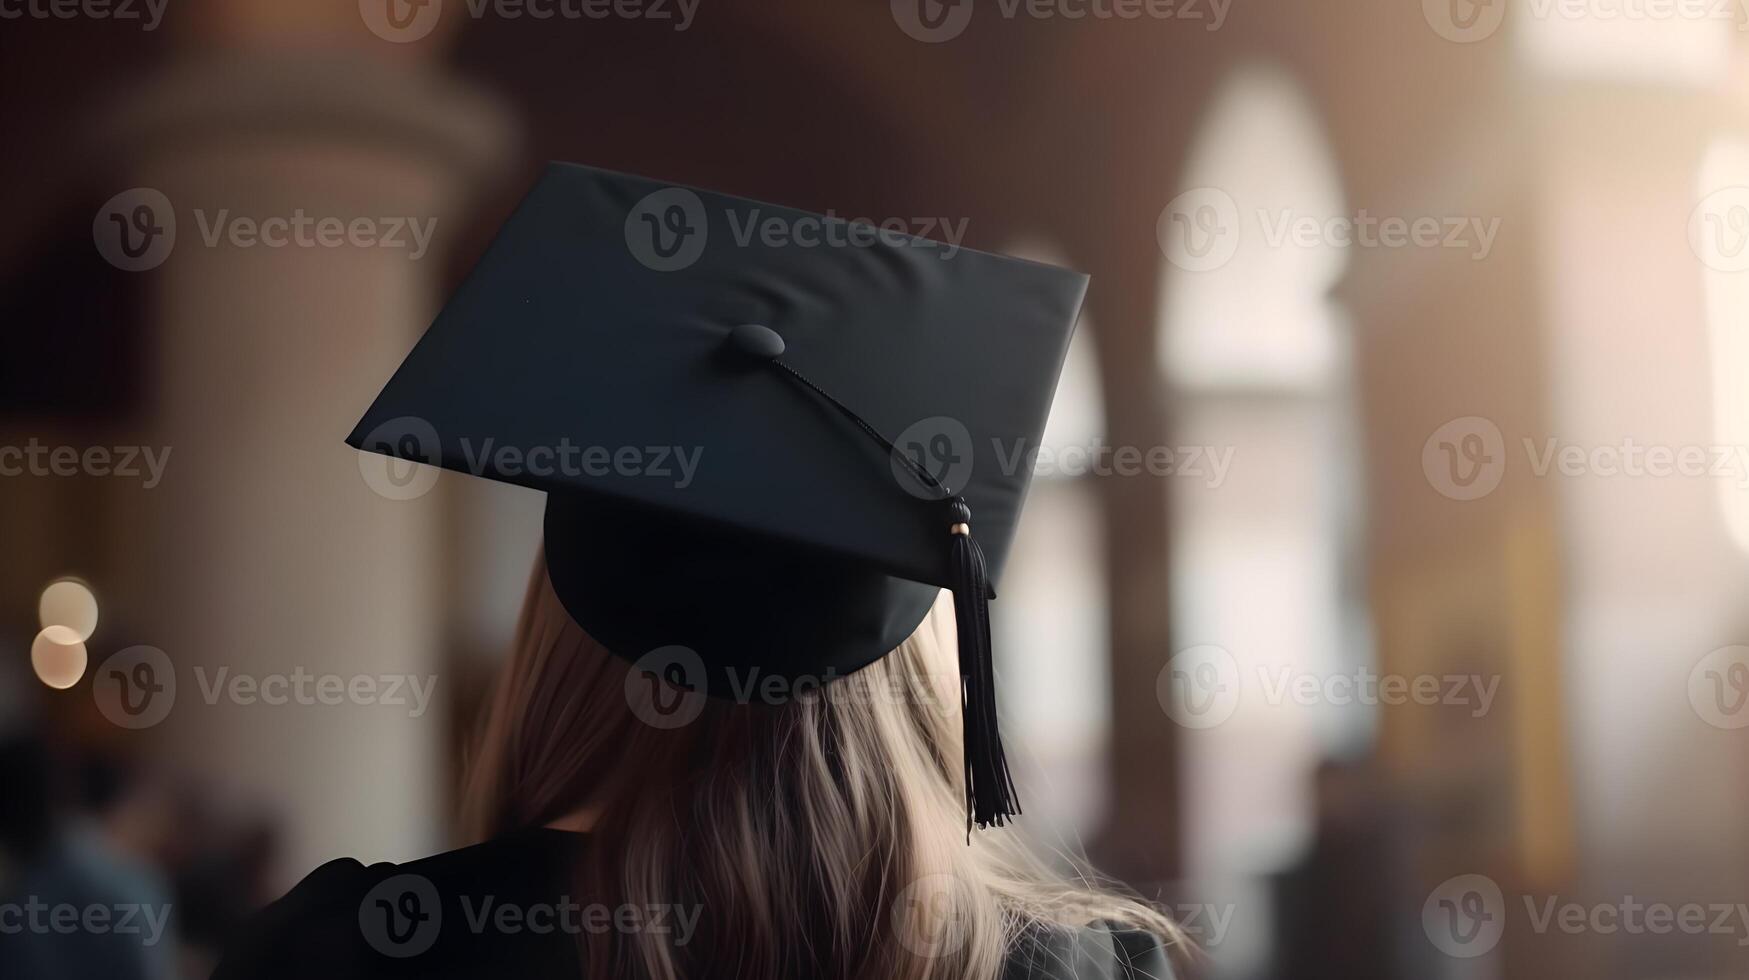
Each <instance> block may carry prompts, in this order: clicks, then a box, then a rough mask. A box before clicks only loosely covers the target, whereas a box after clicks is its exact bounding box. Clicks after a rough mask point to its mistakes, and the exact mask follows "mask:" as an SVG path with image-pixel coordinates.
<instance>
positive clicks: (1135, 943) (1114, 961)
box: [1002, 922, 1174, 980]
mask: <svg viewBox="0 0 1749 980" xmlns="http://www.w3.org/2000/svg"><path fill="white" fill-rule="evenodd" d="M1172 945H1173V944H1172V942H1171V941H1170V940H1167V939H1164V938H1162V937H1160V936H1157V935H1155V934H1154V933H1151V932H1148V931H1146V930H1143V929H1133V928H1130V927H1128V926H1124V925H1122V924H1119V923H1115V922H1096V923H1093V924H1091V925H1088V926H1085V927H1083V928H1080V929H1071V928H1065V927H1059V926H1036V927H1034V928H1033V929H1031V930H1029V931H1028V932H1027V933H1026V934H1024V935H1023V936H1022V937H1021V938H1020V940H1019V941H1018V942H1017V943H1016V944H1015V946H1014V948H1013V950H1012V951H1011V952H1010V953H1009V956H1008V964H1007V967H1006V968H1005V969H1004V971H1003V973H1002V980H1173V977H1174V974H1173V972H1172V965H1171V962H1170V960H1169V958H1168V956H1167V952H1168V949H1169V947H1170V946H1172Z"/></svg>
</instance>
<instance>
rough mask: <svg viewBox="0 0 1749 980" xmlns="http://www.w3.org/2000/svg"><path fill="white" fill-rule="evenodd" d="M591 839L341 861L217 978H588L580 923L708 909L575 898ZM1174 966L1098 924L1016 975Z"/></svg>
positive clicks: (550, 836) (684, 923) (665, 927)
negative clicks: (577, 872) (574, 880)
mask: <svg viewBox="0 0 1749 980" xmlns="http://www.w3.org/2000/svg"><path fill="white" fill-rule="evenodd" d="M587 840H588V838H587V837H586V836H584V835H581V834H572V833H566V832H562V831H556V830H544V829H540V830H529V831H523V832H519V833H515V834H509V835H506V836H504V837H500V838H497V839H494V840H491V841H487V842H485V843H482V844H476V845H474V846H472V847H466V848H462V849H461V850H457V851H450V852H448V853H445V854H439V855H436V856H434V857H430V858H426V859H424V860H420V861H414V862H411V863H408V864H404V865H395V864H377V865H372V866H369V867H366V866H365V865H363V864H360V863H359V862H357V861H354V860H351V859H342V860H338V861H331V862H329V863H327V864H325V865H323V866H321V867H320V868H317V869H316V870H315V871H314V872H312V873H311V874H310V875H309V876H308V877H306V878H305V879H304V880H303V881H302V882H300V883H299V884H298V885H297V887H295V888H293V889H292V890H291V891H290V892H289V893H287V894H286V896H285V897H284V898H281V899H280V900H279V901H277V902H274V903H273V904H272V905H270V906H268V907H267V908H266V909H263V910H262V911H261V912H260V913H258V914H257V915H256V916H255V917H254V918H253V919H252V920H251V921H250V922H249V923H248V924H247V925H246V926H245V928H244V929H243V930H242V931H241V934H240V935H238V936H236V937H235V938H234V939H233V941H232V942H231V943H230V944H229V946H228V947H227V949H226V951H225V955H224V959H223V960H222V962H221V963H220V964H219V967H218V969H217V970H216V971H215V972H214V973H213V977H212V980H282V978H283V980H365V978H370V980H378V978H382V980H388V978H415V977H416V978H419V980H445V978H456V980H461V978H468V980H476V978H493V980H497V978H504V980H549V978H550V980H581V978H582V969H581V966H580V964H579V957H578V932H579V931H580V930H590V931H606V930H610V929H614V928H627V927H631V928H639V929H650V930H651V931H653V932H657V933H658V934H661V935H664V936H666V937H668V941H670V942H675V943H677V944H684V943H685V942H686V941H688V940H690V939H691V938H692V929H693V928H694V927H696V926H697V925H698V922H697V917H696V915H693V916H692V917H691V921H688V917H687V913H686V912H685V910H675V909H633V908H631V907H629V906H620V907H614V906H611V905H608V904H604V903H595V904H591V903H588V902H586V901H583V900H581V899H576V900H573V899H570V898H568V897H566V896H567V895H568V894H569V893H570V892H571V891H572V889H571V887H570V886H569V884H568V882H569V878H568V875H569V869H570V868H572V867H574V866H575V859H576V857H577V854H576V850H575V849H576V848H580V847H583V846H586V842H587ZM1171 976H1172V973H1171V970H1170V968H1169V967H1168V965H1167V959H1166V951H1165V949H1164V944H1163V943H1162V942H1161V940H1159V939H1157V938H1156V937H1154V936H1153V935H1151V934H1148V933H1143V932H1138V931H1135V930H1124V929H1112V928H1107V927H1105V926H1103V925H1093V926H1089V927H1087V928H1085V929H1080V930H1043V929H1040V930H1035V931H1034V933H1033V934H1032V935H1031V936H1029V937H1028V940H1027V941H1025V942H1023V943H1021V944H1019V947H1018V948H1017V949H1016V950H1015V952H1014V953H1013V954H1012V955H1011V956H1010V958H1009V962H1008V965H1007V968H1006V970H1005V971H1004V973H1003V980H1167V978H1170V977H1171Z"/></svg>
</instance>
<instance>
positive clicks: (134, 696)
mask: <svg viewBox="0 0 1749 980" xmlns="http://www.w3.org/2000/svg"><path fill="white" fill-rule="evenodd" d="M1746 24H1749V11H1746V10H1745V8H1744V7H1743V6H1742V5H1741V4H1740V3H1739V2H1738V0H1523V2H1519V0H1475V2H1472V0H1424V2H1421V3H1416V2H1413V0H1398V2H1389V3H1387V2H1384V0H1355V2H1345V3H1321V4H1308V3H1293V2H1288V0H1152V2H1149V0H957V2H954V0H950V2H945V3H943V2H939V0H893V2H892V3H886V2H877V0H839V2H836V3H819V2H806V0H762V2H758V3H753V2H742V3H734V4H731V3H727V2H722V0H686V2H681V0H619V2H616V3H611V4H610V3H605V2H589V0H526V2H521V0H447V2H445V0H357V2H354V0H299V2H297V3H286V2H279V0H151V2H147V0H5V2H0V66H3V68H0V70H3V71H4V72H5V74H6V76H7V83H6V85H5V86H4V89H0V118H3V119H4V123H3V129H0V132H4V133H5V134H6V136H7V137H8V139H7V140H6V143H7V147H8V151H9V152H6V153H4V154H0V178H3V179H0V215H4V216H5V220H4V221H0V331H3V333H0V547H3V548H4V560H3V561H0V766H3V767H4V771H0V800H4V802H0V834H3V835H4V836H3V838H0V903H8V902H9V903H13V904H11V905H6V904H0V964H4V963H6V962H8V957H11V960H10V962H12V963H13V964H14V966H15V967H16V965H17V964H18V963H21V962H22V963H24V964H25V965H26V966H29V964H30V962H32V957H36V958H37V960H36V962H37V963H38V964H39V966H40V963H42V962H53V960H45V959H43V957H52V956H55V955H70V956H71V957H72V958H70V959H66V960H63V961H61V962H67V963H73V962H76V963H80V964H82V966H81V967H80V970H81V972H80V973H78V974H75V975H92V976H95V975H99V973H97V972H88V968H89V969H90V970H95V967H90V966H89V965H90V964H94V963H97V962H100V961H99V960H98V959H94V958H93V957H98V956H113V957H114V959H113V960H110V961H108V963H109V965H108V966H106V967H104V968H103V972H102V974H101V975H104V976H112V977H123V976H136V975H137V976H154V977H171V976H175V977H188V978H201V977H204V976H205V975H206V973H207V971H208V970H209V969H210V967H211V964H212V956H213V950H214V947H215V945H216V944H217V943H219V942H220V941H222V939H223V937H224V936H225V935H226V934H227V932H228V930H230V929H231V928H233V927H234V925H235V923H236V921H237V920H238V918H239V917H240V916H243V915H245V914H247V912H248V911H249V910H250V909H252V908H254V907H257V906H258V905H259V904H261V903H262V902H264V901H266V900H268V899H270V898H271V897H273V896H275V895H277V894H279V893H281V892H282V891H283V890H284V889H285V888H287V887H288V886H289V885H290V884H292V883H294V882H295V881H297V880H298V879H299V878H300V877H302V875H304V874H305V873H307V872H308V871H309V870H311V869H312V868H314V867H315V866H317V865H318V864H320V863H322V862H324V861H326V860H328V859H330V858H333V857H336V856H341V855H351V856H356V857H359V858H360V859H362V860H364V861H366V862H367V863H368V862H371V861H385V860H386V861H400V860H406V859H410V858H413V857H416V856H420V855H424V854H427V853H431V852H433V851H436V850H441V849H443V848H445V847H448V846H451V845H452V844H453V843H454V842H455V837H454V827H453V824H452V821H451V820H450V819H449V814H451V813H452V812H453V811H454V804H455V786H456V772H457V766H458V757H459V751H460V747H461V745H462V744H463V742H464V740H465V737H466V735H467V733H468V731H469V726H470V725H471V723H472V721H473V719H474V717H475V714H476V711H477V709H478V707H479V705H480V702H481V699H482V697H483V696H484V694H485V692H486V690H487V687H488V685H489V683H490V679H491V677H492V675H493V672H494V670H495V668H496V666H497V664H498V662H499V659H500V658H501V656H502V655H503V653H504V651H505V648H506V645H507V641H508V639H509V636H510V629H511V625H512V622H513V619H514V616H515V613H516V609H517V603H518V600H519V597H520V595H521V592H522V590H523V588H524V586H525V584H526V582H527V574H528V571H529V568H530V565H531V561H532V559H533V556H534V553H535V546H536V543H537V539H538V528H539V519H540V514H541V508H542V500H541V497H540V495H539V494H536V493H533V492H530V491H525V490H521V489H517V488H513V487H508V486H499V485H492V484H487V483H485V482H484V481H477V480H471V479H469V478H467V477H464V476H457V475H454V474H445V475H443V476H441V477H437V476H436V475H435V473H433V474H431V475H430V476H429V477H426V476H422V475H419V474H411V475H409V474H399V475H397V474H394V473H385V471H383V470H382V469H381V467H378V469H377V470H375V471H373V470H372V469H371V467H370V465H369V464H364V465H361V462H360V458H359V456H358V454H356V453H355V452H354V451H353V450H351V449H349V448H347V447H346V446H345V445H343V444H342V441H341V440H342V438H343V436H344V435H345V434H346V432H347V431H348V430H349V429H350V427H351V426H352V424H353V422H354V421H356V419H357V418H358V417H359V416H360V414H361V413H362V411H363V409H364V408H365V407H366V405H367V404H368V403H369V401H370V399H371V398H372V397H373V396H374V395H375V393H376V391H377V389H378V387H379V385H380V384H381V383H382V381H383V380H384V379H385V378H387V377H388V375H389V373H390V372H391V371H392V369H393V368H394V367H395V365H396V364H398V363H399V361H400V359H401V358H402V357H403V356H404V355H405V353H406V352H407V350H408V349H409V348H410V346H411V345H412V343H413V342H414V341H415V340H416V339H417V338H418V336H419V335H420V332H421V331H422V330H423V329H424V327H425V326H426V324H427V323H428V322H429V319H430V317H431V316H432V315H433V313H434V312H435V310H436V308H437V307H438V305H439V304H440V303H441V302H442V300H443V298H444V297H445V296H446V295H447V293H448V291H449V290H451V289H453V288H454V286H455V285H456V284H457V282H458V281H459V279H460V277H461V276H462V275H463V274H465V272H466V270H467V269H468V268H469V266H470V264H471V262H472V261H473V260H474V259H475V258H476V257H477V256H478V255H479V254H480V252H481V250H482V249H483V248H484V247H485V245H486V244H487V242H488V241H489V240H490V236H491V234H492V232H493V231H494V229H495V228H496V227H497V225H498V224H499V223H500V222H501V221H502V220H503V218H504V217H505V216H506V215H507V214H508V213H509V210H510V209H511V208H512V207H513V206H514V204H515V202H516V201H517V199H518V198H519V197H520V195H521V194H522V192H523V191H525V190H526V189H527V187H528V186H529V184H530V183H531V182H532V180H533V178H534V177H535V175H537V174H538V173H539V170H540V168H541V167H542V166H543V165H544V163H545V161H547V160H551V159H559V160H574V161H580V162H585V163H589V164H594V165H598V166H604V167H608V168H612V169H616V170H625V171H631V172H635V173H640V174H648V175H651V176H654V177H658V178H662V179H670V180H674V181H677V182H685V183H691V184H698V185H703V186H707V187H710V188H713V189H718V190H723V191H728V192H732V193H737V194H742V195H746V196H751V197H755V198H760V199H764V200H771V201H776V202H780V203H784V204H788V205H793V206H798V207H803V208H807V209H811V210H815V211H830V212H831V213H833V214H835V215H837V216H840V217H843V218H847V219H866V220H869V221H872V222H875V223H882V222H896V223H897V226H898V227H900V228H902V229H904V230H907V231H910V232H912V233H915V234H920V235H924V236H926V237H933V238H943V239H947V238H956V239H957V241H958V243H959V244H963V245H966V246H970V247H976V248H980V249H986V250H994V251H1002V252H1008V253H1011V254H1017V255H1023V256H1028V257H1032V258H1038V259H1043V260H1046V261H1053V262H1058V263H1062V264H1066V265H1069V266H1072V267H1074V268H1077V269H1080V270H1083V271H1085V272H1088V273H1090V274H1091V275H1092V277H1093V283H1092V287H1091V291H1090V293H1089V295H1088V300H1087V305H1086V308H1085V312H1084V315H1083V317H1082V321H1081V327H1080V330H1079V332H1078V335H1077V339H1076V341H1075V345H1074V347H1073V349H1072V351H1071V354H1070V360H1069V365H1068V368H1067V370H1066V373H1065V376H1064V379H1063V382H1062V385H1061V387H1060V390H1059V392H1058V395H1057V401H1056V407H1055V409H1054V413H1053V416H1052V420H1051V426H1050V432H1049V434H1048V436H1047V439H1046V445H1045V446H1044V447H1043V448H1042V450H1041V451H1040V452H1039V453H1038V456H1037V458H1036V460H1035V474H1036V476H1035V481H1034V487H1033V491H1032V495H1031V498H1030V500H1029V506H1028V511H1027V516H1026V520H1025V522H1024V524H1023V526H1022V530H1021V536H1020V540H1019V542H1018V543H1017V545H1016V548H1015V552H1014V554H1013V556H1012V560H1011V562H1010V566H1009V568H1008V569H1007V573H1006V577H1005V580H1004V583H1003V589H1002V596H1001V599H1000V600H999V601H997V602H996V603H995V605H994V607H993V608H994V611H995V613H996V615H997V616H998V617H999V623H998V629H999V636H998V643H997V650H998V652H999V656H1000V658H1001V659H1000V662H999V664H998V669H999V672H1000V673H1001V675H1002V684H1001V692H1002V696H1003V699H1004V711H1005V713H1006V716H1007V718H1008V719H1009V722H1008V724H1007V726H1006V728H1005V734H1006V735H1008V737H1009V739H1010V741H1011V743H1012V745H1013V748H1012V753H1013V754H1015V755H1017V756H1018V757H1019V759H1020V761H1019V769H1020V772H1019V775H1020V778H1021V780H1022V784H1023V785H1022V796H1023V799H1024V800H1025V802H1026V804H1027V817H1026V821H1025V824H1026V826H1027V828H1028V831H1029V832H1031V833H1034V834H1036V835H1038V836H1039V837H1041V838H1042V839H1043V841H1044V843H1045V844H1047V845H1048V846H1051V847H1055V848H1060V849H1064V850H1080V851H1084V852H1085V853H1087V854H1088V855H1090V856H1091V858H1092V859H1093V861H1094V862H1095V863H1096V864H1097V866H1098V867H1099V868H1100V869H1101V870H1103V871H1105V872H1106V873H1109V874H1111V875H1113V876H1115V877H1117V878H1119V879H1122V880H1124V881H1126V882H1129V883H1131V884H1133V885H1134V886H1135V887H1137V888H1138V889H1140V890H1142V891H1143V892H1144V893H1145V894H1147V895H1149V896H1151V897H1155V898H1158V899H1159V900H1160V901H1162V902H1165V903H1167V904H1168V905H1170V906H1171V907H1172V908H1173V909H1174V911H1175V912H1176V914H1177V915H1178V916H1179V918H1180V919H1181V920H1182V921H1183V922H1184V923H1185V926H1186V929H1187V931H1188V932H1189V933H1190V934H1191V936H1192V937H1193V938H1195V939H1196V940H1197V941H1198V942H1199V944H1200V945H1201V947H1202V953H1201V954H1200V955H1199V956H1198V957H1197V958H1196V961H1195V962H1194V963H1192V964H1189V965H1188V966H1187V973H1188V974H1191V975H1200V976H1208V977H1223V978H1295V977H1348V978H1374V977H1378V978H1384V977H1404V978H1416V980H1421V978H1443V977H1452V978H1457V977H1463V978H1521V977H1522V978H1530V977H1539V978H1540V977H1543V976H1548V975H1573V974H1578V975H1585V976H1589V977H1596V978H1657V977H1671V978H1676V977H1682V978H1701V977H1729V976H1744V975H1746V974H1749V953H1746V952H1745V950H1746V949H1749V834H1745V832H1744V827H1745V826H1749V768H1746V767H1749V731H1745V730H1744V728H1745V727H1746V726H1749V706H1746V702H1749V646H1745V644H1749V610H1745V608H1744V605H1743V603H1742V596H1743V595H1744V593H1745V587H1746V586H1749V550H1746V549H1749V393H1746V389H1745V382H1746V381H1749V248H1746V247H1745V246H1746V245H1749V43H1746V42H1745V40H1744V37H1745V35H1744V33H1743V31H1744V29H1745V26H1746ZM300 228H301V229H302V230H301V231H299V230H298V229H300ZM342 228H343V229H344V230H343V231H342ZM993 356H999V352H993ZM385 481H386V482H385ZM45 854H46V855H52V856H54V857H53V859H52V860H48V859H44V858H43V857H42V856H43V855H45ZM50 894H65V895H74V896H83V897H79V898H75V899H68V900H67V901H73V902H76V903H80V904H79V907H90V906H92V905H94V904H104V905H107V906H113V907H120V906H122V905H129V906H138V907H141V908H144V909H147V910H151V909H159V910H164V911H167V912H168V915H167V917H166V921H164V922H163V923H161V925H162V929H161V930H160V933H161V934H160V936H159V938H158V940H157V941H153V942H144V941H142V940H141V939H140V938H139V934H137V933H131V934H124V933H123V930H121V929H119V928H114V929H107V930H84V931H83V932H82V933H80V934H79V935H76V936H71V937H68V936H65V935H62V934H61V933H59V932H58V931H57V930H55V929H53V928H29V927H26V928H22V929H20V928H11V929H8V928H7V926H8V922H12V923H18V922H20V921H24V920H23V919H21V918H20V916H21V915H24V914H25V913H24V912H22V911H20V910H21V909H22V908H23V905H22V904H20V903H25V901H26V899H25V898H21V897H19V896H31V895H37V896H43V895H50ZM7 896H11V897H7ZM8 910H10V916H11V918H10V919H9V918H8V917H7V915H8ZM142 921H144V920H142ZM99 933H101V934H102V935H104V936H105V937H106V938H105V939H103V940H101V941H100V940H99V939H98V938H97V934H99ZM64 939H65V940H68V941H76V942H77V943H78V944H79V947H80V952H77V953H74V954H67V953H66V950H64V949H63V950H60V951H59V952H57V951H56V950H55V949H53V948H52V947H55V945H56V943H57V942H60V941H61V940H64ZM111 939H113V940H115V942H110V941H109V940H111ZM106 944H107V945H106ZM142 946H143V947H145V948H144V949H142V948H141V947H142ZM112 947H113V948H112ZM6 973H8V970H7V968H5V967H4V966H0V974H6ZM12 975H29V974H26V973H19V974H12ZM39 975H44V974H39Z"/></svg>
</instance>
